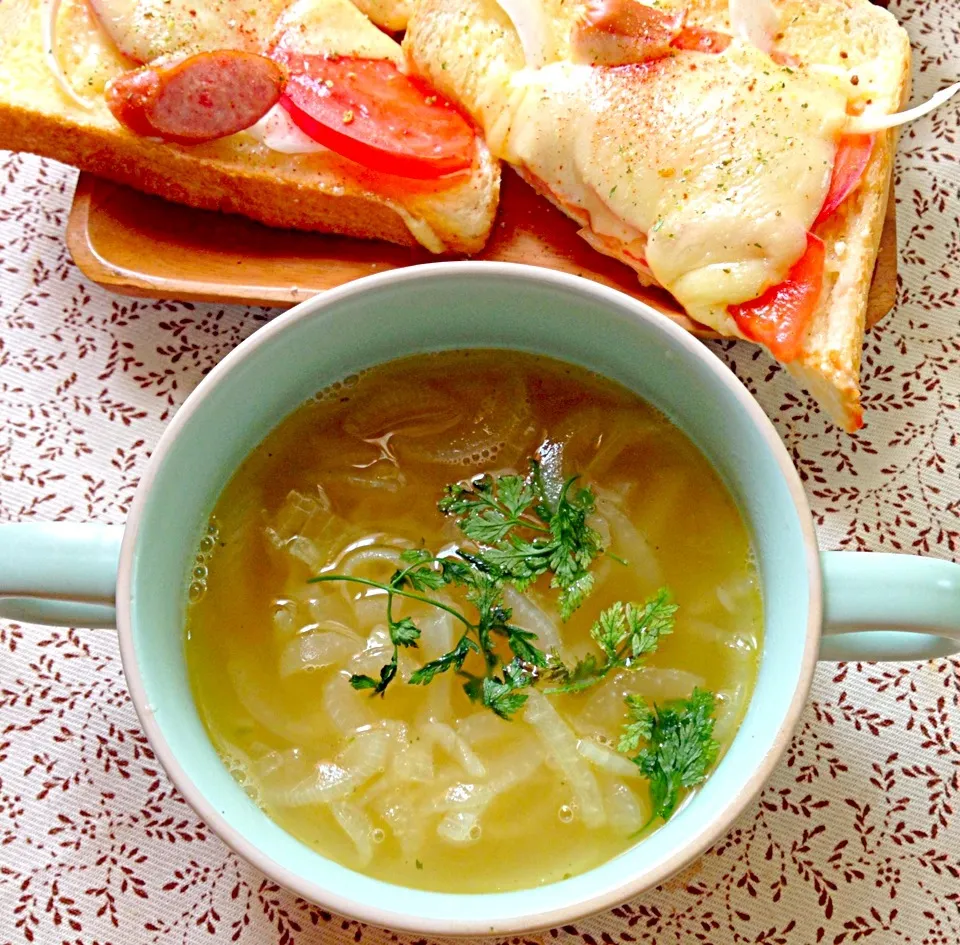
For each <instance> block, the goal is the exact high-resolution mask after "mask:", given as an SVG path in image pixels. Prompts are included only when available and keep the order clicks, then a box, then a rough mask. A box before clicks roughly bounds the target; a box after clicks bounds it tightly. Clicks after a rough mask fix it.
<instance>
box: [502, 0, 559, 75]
mask: <svg viewBox="0 0 960 945" xmlns="http://www.w3.org/2000/svg"><path fill="white" fill-rule="evenodd" d="M497 5H498V6H499V7H500V9H501V10H503V12H504V13H506V14H507V16H508V17H509V18H510V22H511V23H512V24H513V28H514V29H515V30H516V31H517V36H518V37H519V38H520V45H521V47H522V48H523V55H524V58H525V59H526V61H527V65H528V66H529V67H530V68H531V69H539V68H540V67H541V66H542V65H543V64H544V63H545V62H546V61H547V32H548V29H549V27H548V25H547V18H546V15H545V14H544V10H543V6H544V5H543V2H542V0H497Z"/></svg>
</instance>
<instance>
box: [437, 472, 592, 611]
mask: <svg viewBox="0 0 960 945" xmlns="http://www.w3.org/2000/svg"><path fill="white" fill-rule="evenodd" d="M577 478H578V477H576V476H572V477H571V478H569V479H567V480H566V482H564V483H562V484H560V487H559V489H553V490H552V489H551V488H550V485H551V484H550V483H549V482H548V481H547V480H546V477H545V476H544V473H543V469H542V467H541V466H540V464H539V463H538V462H536V460H531V462H530V476H529V477H528V478H527V479H523V478H521V477H520V476H500V477H498V478H496V479H494V478H493V477H492V476H489V475H486V476H481V477H479V478H478V479H476V480H474V481H473V482H472V483H471V485H470V486H463V485H460V484H454V485H450V486H447V489H446V495H445V496H444V497H443V499H441V500H440V504H439V508H440V511H441V512H443V513H445V514H447V515H454V516H457V517H458V519H459V522H458V524H459V526H460V529H461V531H462V532H463V533H464V535H466V537H467V538H469V539H471V540H472V541H475V542H476V543H477V544H478V545H479V546H480V550H479V551H478V552H477V553H476V555H474V557H473V561H474V563H475V564H476V565H477V566H478V567H480V568H482V569H484V570H486V571H487V572H488V573H489V574H491V575H493V576H495V577H498V578H499V579H500V580H501V581H509V582H510V583H511V584H513V585H514V587H516V588H517V590H519V591H521V592H522V591H524V590H526V589H527V588H528V587H529V586H530V585H531V584H532V583H533V582H534V581H535V580H536V579H537V578H538V577H540V575H541V574H545V573H547V572H549V573H550V574H551V575H552V576H551V579H550V586H551V587H553V588H557V589H559V590H560V616H561V618H562V619H563V620H567V619H569V617H570V615H571V614H572V613H573V612H574V611H575V610H576V609H577V608H578V607H579V606H580V604H582V603H583V600H584V598H585V597H586V596H587V595H588V594H589V593H590V591H591V590H593V575H592V574H590V573H589V572H588V570H587V569H588V568H589V567H590V565H591V564H592V563H593V560H594V559H595V558H596V557H597V556H598V555H599V554H601V553H602V552H603V548H602V546H601V544H600V536H599V535H598V534H597V533H596V531H594V530H593V529H592V528H591V527H590V526H589V525H588V524H587V517H588V516H589V515H590V514H591V513H592V512H593V509H594V505H595V502H596V500H595V497H594V494H593V492H592V491H591V490H590V489H589V488H586V487H584V488H580V489H576V490H574V489H573V486H574V483H575V482H576V481H577ZM552 492H556V495H555V496H554V495H552V494H551V493H552Z"/></svg>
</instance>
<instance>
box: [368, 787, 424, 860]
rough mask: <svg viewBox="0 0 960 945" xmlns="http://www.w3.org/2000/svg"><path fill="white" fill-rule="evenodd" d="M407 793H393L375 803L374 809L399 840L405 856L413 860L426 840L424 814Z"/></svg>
mask: <svg viewBox="0 0 960 945" xmlns="http://www.w3.org/2000/svg"><path fill="white" fill-rule="evenodd" d="M407 793H408V792H406V791H403V792H401V791H393V792H391V793H390V794H388V795H385V796H383V797H380V798H378V799H377V800H376V801H374V809H375V810H376V811H377V813H378V814H379V815H380V816H381V817H382V818H383V820H384V822H385V823H386V824H387V826H388V827H389V828H390V832H391V833H392V834H393V835H394V837H396V838H397V842H398V843H399V844H400V849H401V850H402V851H403V855H404V856H405V857H406V858H407V859H408V860H412V859H413V858H414V857H415V856H416V855H417V854H418V853H419V852H420V848H421V847H422V846H423V842H424V840H425V839H426V830H425V827H424V817H423V814H422V813H421V812H420V811H419V810H417V808H416V807H415V806H414V804H413V802H412V801H411V800H410V798H409V797H408V796H407Z"/></svg>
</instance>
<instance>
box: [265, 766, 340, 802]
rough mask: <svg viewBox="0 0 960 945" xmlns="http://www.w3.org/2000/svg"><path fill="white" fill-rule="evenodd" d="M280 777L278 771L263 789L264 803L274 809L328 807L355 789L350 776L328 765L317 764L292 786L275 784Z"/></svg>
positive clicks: (280, 771) (336, 767) (279, 771)
mask: <svg viewBox="0 0 960 945" xmlns="http://www.w3.org/2000/svg"><path fill="white" fill-rule="evenodd" d="M281 774H282V769H281V770H278V771H277V772H275V773H274V775H273V777H271V778H270V779H268V781H267V783H266V784H265V785H264V789H263V795H264V799H265V800H266V801H267V802H268V803H271V804H276V805H277V806H278V807H313V806H315V805H319V804H330V803H332V802H334V801H337V800H339V799H340V798H343V797H346V796H347V795H348V794H352V793H353V792H354V791H355V790H356V788H357V779H356V778H355V777H354V775H353V772H351V771H349V770H348V769H346V768H344V767H341V766H340V765H337V764H334V763H333V762H331V761H321V762H320V763H319V764H317V765H316V767H315V768H314V770H313V771H312V772H311V773H310V774H309V775H308V776H307V777H305V778H302V779H301V780H299V781H297V782H295V783H294V784H292V785H288V786H285V785H283V783H282V781H280V780H279V776H280V775H281Z"/></svg>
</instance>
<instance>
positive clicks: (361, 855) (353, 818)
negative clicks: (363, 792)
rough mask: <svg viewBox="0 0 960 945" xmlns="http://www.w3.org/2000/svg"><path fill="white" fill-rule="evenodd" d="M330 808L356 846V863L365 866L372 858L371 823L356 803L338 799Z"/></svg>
mask: <svg viewBox="0 0 960 945" xmlns="http://www.w3.org/2000/svg"><path fill="white" fill-rule="evenodd" d="M330 810H331V811H332V812H333V816H334V817H335V818H336V821H337V823H338V824H339V825H340V827H341V828H342V829H343V832H344V833H345V834H346V835H347V836H348V837H349V838H350V839H351V840H352V841H353V845H354V846H355V847H356V848H357V856H358V865H359V866H366V865H367V864H368V863H369V862H370V861H371V860H372V859H373V824H372V823H371V822H370V818H369V817H368V816H367V815H366V813H364V811H363V810H362V809H361V808H359V807H358V806H357V805H356V804H352V803H350V801H340V802H339V803H337V804H334V805H333V806H332V807H331V808H330Z"/></svg>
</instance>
